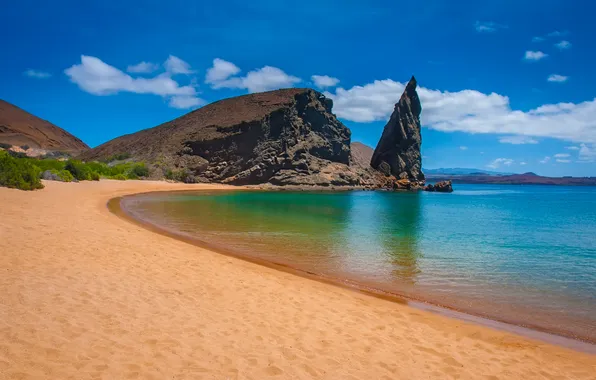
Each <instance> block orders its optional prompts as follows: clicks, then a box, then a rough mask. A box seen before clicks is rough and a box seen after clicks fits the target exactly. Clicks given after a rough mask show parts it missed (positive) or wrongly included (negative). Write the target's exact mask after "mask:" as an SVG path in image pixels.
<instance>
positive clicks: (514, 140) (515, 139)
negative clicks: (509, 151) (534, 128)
mask: <svg viewBox="0 0 596 380" xmlns="http://www.w3.org/2000/svg"><path fill="white" fill-rule="evenodd" d="M499 142H500V143H503V144H513V145H522V144H538V141H537V140H535V139H533V138H531V137H530V136H523V135H517V136H516V135H513V136H504V137H501V138H500V139H499Z"/></svg>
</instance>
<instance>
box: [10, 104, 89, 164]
mask: <svg viewBox="0 0 596 380" xmlns="http://www.w3.org/2000/svg"><path fill="white" fill-rule="evenodd" d="M0 143H2V144H7V145H15V146H25V145H27V146H29V147H30V148H36V149H45V150H50V151H65V152H71V153H73V154H74V153H79V152H81V151H84V150H87V149H89V147H88V146H87V145H86V144H85V143H84V142H82V141H81V140H79V139H78V138H76V137H75V136H73V135H71V134H70V133H68V132H66V131H65V130H64V129H62V128H59V127H57V126H55V125H54V124H52V123H50V122H48V121H46V120H43V119H40V118H39V117H37V116H35V115H32V114H30V113H29V112H27V111H24V110H22V109H20V108H19V107H17V106H14V105H12V104H10V103H8V102H5V101H3V100H0Z"/></svg>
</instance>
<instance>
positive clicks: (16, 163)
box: [0, 151, 43, 190]
mask: <svg viewBox="0 0 596 380" xmlns="http://www.w3.org/2000/svg"><path fill="white" fill-rule="evenodd" d="M40 175H41V170H40V169H39V168H38V167H37V166H35V165H32V164H31V163H30V162H29V161H27V160H20V159H18V158H15V157H12V156H11V155H10V154H8V153H6V152H4V151H0V186H6V187H12V188H16V189H21V190H35V189H42V188H43V185H42V183H41V180H40V178H39V177H40Z"/></svg>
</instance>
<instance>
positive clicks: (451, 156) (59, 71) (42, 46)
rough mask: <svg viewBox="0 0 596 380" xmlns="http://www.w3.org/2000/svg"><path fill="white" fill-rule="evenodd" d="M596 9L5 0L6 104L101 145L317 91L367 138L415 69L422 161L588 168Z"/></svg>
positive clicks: (593, 165)
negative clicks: (219, 104) (293, 89)
mask: <svg viewBox="0 0 596 380" xmlns="http://www.w3.org/2000/svg"><path fill="white" fill-rule="evenodd" d="M594 12H596V4H593V3H592V2H590V1H587V0H585V1H569V0H566V1H554V0H541V1H507V0H499V1H488V0H487V1H463V0H462V1H447V0H445V1H421V2H416V3H415V2H411V1H403V2H402V1H376V0H369V1H366V2H363V1H355V0H344V1H341V2H340V1H328V0H316V1H314V0H313V1H311V0H303V1H300V2H291V3H289V2H283V1H272V0H271V1H270V0H266V1H265V0H253V1H249V2H247V1H236V0H234V1H221V2H208V3H206V2H200V1H177V0H170V1H168V2H167V3H164V2H163V1H136V2H133V1H128V2H123V1H101V2H99V1H97V2H96V1H93V2H92V1H89V2H80V1H53V2H42V1H28V0H21V1H18V2H7V1H4V2H3V4H2V13H0V33H1V34H2V35H3V36H4V37H3V43H2V49H1V50H0V51H1V52H2V58H1V59H0V98H2V99H4V100H7V101H9V102H11V103H13V104H16V105H17V106H20V107H22V108H24V109H26V110H28V111H30V112H32V113H34V114H36V115H38V116H40V117H42V118H45V119H47V120H50V121H51V122H53V123H55V124H57V125H59V126H61V127H62V128H65V129H67V130H68V131H70V132H72V133H73V134H75V135H77V136H78V137H80V138H82V139H83V140H84V141H85V142H86V143H88V144H89V145H91V146H96V145H98V144H101V143H103V142H105V141H107V140H109V139H112V138H114V137H117V136H119V135H122V134H126V133H132V132H135V131H138V130H140V129H144V128H148V127H152V126H155V125H158V124H160V123H162V122H165V121H168V120H171V119H173V118H175V117H178V116H180V115H182V114H184V113H186V112H188V111H190V110H192V109H193V108H196V107H199V106H200V105H202V104H205V103H209V102H212V101H215V100H218V99H221V98H225V97H229V96H234V95H240V94H246V93H248V92H254V91H261V90H267V89H273V88H279V87H290V86H297V87H315V88H317V89H318V90H320V91H322V92H325V93H326V94H327V95H328V96H329V97H331V98H332V99H334V103H335V107H334V112H336V114H337V115H338V116H339V117H340V118H341V119H342V121H343V122H344V123H345V124H346V125H347V126H348V127H350V129H351V130H352V133H353V140H354V141H361V142H364V143H366V144H368V145H371V146H374V145H375V144H376V142H377V141H378V138H379V136H380V134H381V132H382V129H383V126H384V124H385V122H386V120H387V119H388V116H389V114H390V113H391V111H392V109H393V104H394V103H395V102H396V101H397V100H398V98H399V95H400V93H401V91H402V90H403V85H404V83H405V82H407V80H408V79H409V78H410V76H411V75H412V74H414V75H415V76H416V78H417V79H418V83H419V86H420V89H419V92H420V95H421V98H422V106H423V113H422V121H423V124H424V129H423V156H424V158H423V166H424V167H428V168H436V167H456V166H458V167H475V168H482V169H495V170H499V171H511V172H526V171H534V172H537V173H539V174H543V175H554V176H560V175H575V176H578V175H592V176H594V175H596V162H595V161H596V71H595V70H594V69H593V67H594V62H595V61H596V49H595V48H594V41H593V36H596V24H595V23H594V22H593V20H592V18H593V17H592V16H593V14H594ZM141 63H142V64H141ZM315 75H318V77H313V76H315Z"/></svg>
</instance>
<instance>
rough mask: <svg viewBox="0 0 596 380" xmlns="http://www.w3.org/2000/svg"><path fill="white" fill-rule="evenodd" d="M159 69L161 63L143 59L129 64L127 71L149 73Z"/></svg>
mask: <svg viewBox="0 0 596 380" xmlns="http://www.w3.org/2000/svg"><path fill="white" fill-rule="evenodd" d="M157 69H159V65H158V64H157V63H151V62H145V61H143V62H139V63H137V64H136V65H130V66H128V67H127V68H126V71H128V72H129V73H138V74H141V73H142V74H148V73H152V72H154V71H155V70H157Z"/></svg>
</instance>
